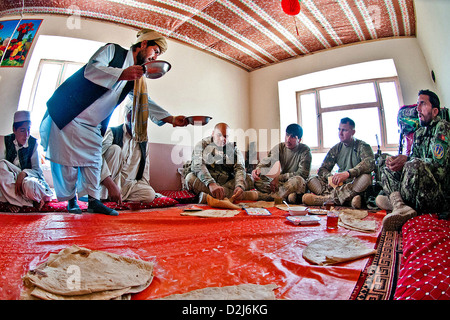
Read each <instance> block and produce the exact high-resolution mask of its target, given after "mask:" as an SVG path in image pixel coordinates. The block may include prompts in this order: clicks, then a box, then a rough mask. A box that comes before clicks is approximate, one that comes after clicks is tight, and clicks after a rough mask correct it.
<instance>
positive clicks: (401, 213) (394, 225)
mask: <svg viewBox="0 0 450 320" xmlns="http://www.w3.org/2000/svg"><path fill="white" fill-rule="evenodd" d="M389 201H390V203H391V204H392V207H393V210H392V212H391V213H390V214H388V215H387V216H386V217H384V219H383V228H384V229H385V230H387V231H398V230H400V229H401V227H402V226H403V224H404V223H405V222H406V221H408V220H409V219H411V218H413V217H415V216H417V212H416V211H415V210H414V209H413V208H411V207H410V206H407V205H406V204H405V203H404V202H403V199H402V196H401V195H400V192H398V191H395V192H392V193H391V194H390V196H389Z"/></svg>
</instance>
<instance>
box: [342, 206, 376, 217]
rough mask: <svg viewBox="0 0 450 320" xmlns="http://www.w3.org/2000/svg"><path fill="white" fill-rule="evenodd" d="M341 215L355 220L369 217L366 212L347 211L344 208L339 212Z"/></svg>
mask: <svg viewBox="0 0 450 320" xmlns="http://www.w3.org/2000/svg"><path fill="white" fill-rule="evenodd" d="M339 211H341V212H342V213H344V214H346V215H347V216H350V217H352V218H355V219H364V218H365V217H367V216H368V215H369V212H368V211H367V210H358V209H348V208H344V209H341V210H339Z"/></svg>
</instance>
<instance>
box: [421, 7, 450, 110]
mask: <svg viewBox="0 0 450 320" xmlns="http://www.w3.org/2000/svg"><path fill="white" fill-rule="evenodd" d="M414 5H415V8H416V18H417V40H418V41H419V44H420V47H421V48H422V51H423V53H424V55H425V59H426V62H427V65H428V71H429V74H428V77H430V74H431V70H433V71H434V73H435V75H436V84H435V86H433V87H430V88H429V89H430V90H433V89H435V92H436V94H437V95H438V96H439V100H440V101H441V105H442V106H445V107H447V108H449V107H450V90H449V89H450V59H449V57H448V56H449V52H450V36H449V30H450V19H449V17H450V1H448V0H415V1H414Z"/></svg>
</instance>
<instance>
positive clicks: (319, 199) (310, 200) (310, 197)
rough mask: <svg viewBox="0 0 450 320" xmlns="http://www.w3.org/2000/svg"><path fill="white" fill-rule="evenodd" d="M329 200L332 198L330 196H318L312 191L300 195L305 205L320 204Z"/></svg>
mask: <svg viewBox="0 0 450 320" xmlns="http://www.w3.org/2000/svg"><path fill="white" fill-rule="evenodd" d="M330 200H333V198H332V197H331V196H318V195H315V194H314V193H305V194H304V195H303V197H302V202H303V203H304V204H306V205H307V206H322V205H323V204H324V203H325V202H327V201H330Z"/></svg>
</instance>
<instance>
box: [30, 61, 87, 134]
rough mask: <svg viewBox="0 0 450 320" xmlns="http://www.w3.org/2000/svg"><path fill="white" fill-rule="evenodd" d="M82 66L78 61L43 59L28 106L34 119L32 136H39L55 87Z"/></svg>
mask: <svg viewBox="0 0 450 320" xmlns="http://www.w3.org/2000/svg"><path fill="white" fill-rule="evenodd" d="M82 66H83V64H82V63H78V62H69V61H57V60H46V59H43V60H41V62H40V63H39V67H38V71H37V73H36V77H35V81H34V84H33V88H32V92H31V97H30V102H29V107H28V110H30V112H31V119H32V122H31V123H32V125H31V135H32V136H34V137H39V125H40V124H41V120H42V118H43V117H44V114H45V111H46V110H47V105H46V103H47V101H48V99H50V97H51V96H52V94H53V92H54V91H55V89H56V88H57V87H58V86H59V85H60V84H61V83H63V82H64V81H65V80H66V79H67V78H68V77H70V76H71V75H72V74H73V73H75V72H76V71H77V70H78V69H79V68H81V67H82Z"/></svg>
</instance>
